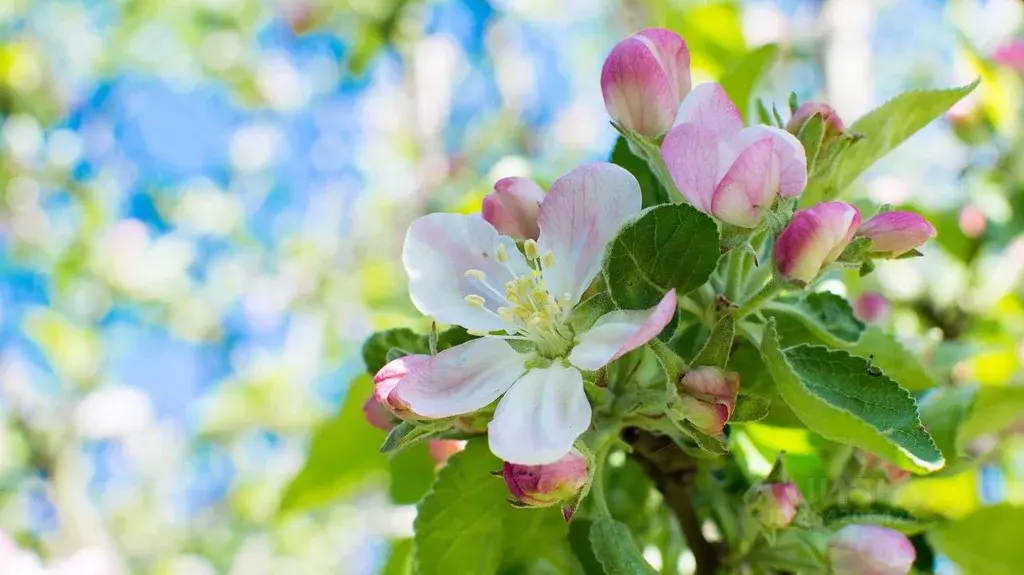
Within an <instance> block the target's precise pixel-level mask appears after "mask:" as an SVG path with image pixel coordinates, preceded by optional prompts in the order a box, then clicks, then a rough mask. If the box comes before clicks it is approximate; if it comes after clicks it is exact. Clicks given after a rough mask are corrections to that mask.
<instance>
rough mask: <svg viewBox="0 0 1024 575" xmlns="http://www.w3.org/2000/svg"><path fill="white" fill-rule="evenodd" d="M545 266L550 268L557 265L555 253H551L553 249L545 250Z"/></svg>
mask: <svg viewBox="0 0 1024 575" xmlns="http://www.w3.org/2000/svg"><path fill="white" fill-rule="evenodd" d="M542 261H543V263H544V267H546V268H550V267H554V265H555V254H553V253H551V250H548V251H546V252H544V259H543V260H542Z"/></svg>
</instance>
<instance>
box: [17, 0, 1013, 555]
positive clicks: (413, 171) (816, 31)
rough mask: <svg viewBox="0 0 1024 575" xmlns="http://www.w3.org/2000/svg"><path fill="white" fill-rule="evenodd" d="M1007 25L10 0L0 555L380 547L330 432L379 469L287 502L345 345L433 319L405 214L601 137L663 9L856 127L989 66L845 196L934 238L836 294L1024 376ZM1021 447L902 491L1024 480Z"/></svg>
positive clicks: (785, 7)
mask: <svg viewBox="0 0 1024 575" xmlns="http://www.w3.org/2000/svg"><path fill="white" fill-rule="evenodd" d="M1022 22H1024V5H1022V3H1021V2H1019V1H1017V0H959V1H953V0H951V1H949V2H944V1H939V0H820V1H812V0H776V1H772V0H747V1H738V0H737V1H717V0H661V1H657V0H566V1H558V2H552V1H550V0H427V1H422V0H340V1H338V0H333V1H328V0H279V1H276V2H275V1H274V0H262V1H261V0H180V1H164V0H108V1H98V0H0V531H2V532H3V533H5V534H6V535H5V538H4V539H3V540H2V541H0V554H2V553H4V549H8V550H10V548H11V546H12V545H15V544H16V545H17V546H19V547H21V548H22V549H24V550H26V551H27V552H28V553H30V554H34V555H36V556H38V557H39V562H40V563H41V564H42V565H44V566H45V568H46V569H49V571H46V572H49V573H61V574H63V575H108V574H109V575H115V574H117V575H120V574H128V573H154V574H157V575H212V574H214V573H230V574H235V575H240V574H245V575H261V574H284V573H303V574H309V575H316V574H320V573H324V574H326V573H344V574H364V573H376V572H378V571H379V570H380V569H382V566H384V565H385V563H386V562H387V560H388V557H389V550H390V549H392V547H393V545H392V543H390V542H392V541H400V542H401V541H402V538H404V537H408V536H409V534H410V533H411V525H412V518H413V514H414V511H413V509H412V508H411V507H410V506H408V505H394V504H392V503H391V502H390V500H389V497H388V494H387V489H386V479H382V478H381V476H380V475H378V474H376V473H375V471H377V470H378V469H379V468H380V466H381V465H382V464H378V463H367V462H366V461H349V460H345V458H344V457H339V459H338V460H337V461H334V462H333V465H334V466H337V467H340V468H345V467H346V466H351V467H352V468H353V469H357V470H358V474H357V475H358V477H357V479H359V478H363V479H366V481H357V480H346V483H345V485H344V486H335V487H336V489H333V488H332V490H330V493H328V494H327V495H323V497H321V499H322V500H318V501H316V503H317V504H316V505H313V506H311V507H315V509H314V510H313V511H312V512H308V513H305V512H296V513H279V512H278V507H279V502H280V501H281V497H282V494H283V492H284V490H285V488H286V486H287V485H288V483H289V481H290V480H291V478H292V477H293V475H294V474H295V473H296V472H297V471H298V470H299V468H301V467H302V465H303V462H304V461H305V458H306V454H307V450H308V438H309V434H310V432H311V430H313V429H314V428H315V427H316V426H317V425H318V423H320V422H321V421H323V420H324V419H325V418H329V417H330V416H332V415H333V414H335V413H336V412H337V411H338V410H339V406H340V404H341V402H342V401H343V398H344V397H345V395H346V389H347V387H348V385H349V382H350V381H351V380H352V378H353V377H355V376H356V375H358V374H359V373H361V371H362V369H363V366H362V360H361V358H360V354H359V348H360V345H361V342H362V340H363V338H365V337H366V336H367V335H369V334H370V333H372V331H374V330H376V329H382V328H386V327H393V326H413V327H416V328H423V327H424V323H423V321H424V320H422V319H421V318H418V317H417V316H416V314H415V313H414V310H413V309H412V307H411V304H410V303H409V301H408V298H407V295H406V292H405V287H406V280H405V276H404V273H403V272H402V270H401V267H400V265H399V251H400V245H401V240H402V237H403V235H404V230H405V227H406V225H407V224H408V222H409V221H411V219H412V218H414V217H416V216H417V215H420V214H423V213H425V212H427V211H433V210H442V209H443V210H460V211H475V210H478V209H479V202H480V199H481V198H482V196H483V194H485V193H486V192H487V191H488V190H489V189H490V186H491V184H492V183H493V182H494V181H495V180H496V179H497V178H499V177H503V176H508V175H531V176H533V177H535V178H536V179H538V180H539V181H541V182H550V181H551V180H552V179H554V178H555V177H557V176H558V175H560V174H562V173H564V172H565V171H567V170H568V169H569V168H570V167H572V166H574V165H575V164H578V163H580V162H583V161H592V160H599V159H604V158H607V156H608V153H609V150H610V149H611V147H612V145H613V143H614V139H615V133H614V131H613V130H612V128H611V127H610V126H609V125H608V122H607V117H606V113H605V111H604V106H603V103H602V100H601V94H600V88H599V81H598V78H599V73H600V67H601V64H602V62H603V60H604V56H605V55H606V54H607V52H608V51H609V50H610V48H611V47H612V46H613V45H614V44H615V43H616V42H617V41H618V40H619V39H621V38H623V37H625V36H626V35H628V34H630V33H632V32H633V31H635V30H637V29H640V28H643V27H646V26H651V25H660V26H665V27H669V28H672V29H675V30H677V31H679V32H680V33H682V34H683V36H684V37H685V38H686V40H687V41H688V43H689V46H690V49H691V52H692V53H693V59H694V76H695V82H697V81H704V80H711V79H714V78H715V77H717V76H718V75H719V74H721V73H723V72H724V71H726V70H728V69H730V68H731V67H732V66H733V65H735V63H736V62H737V61H738V60H739V59H740V58H741V57H742V56H743V54H745V53H746V51H747V50H749V49H750V48H753V47H757V46H759V45H762V44H765V43H778V44H779V46H780V48H781V58H780V60H779V62H778V64H777V65H776V66H775V67H774V68H773V69H772V70H771V72H770V73H769V74H768V75H767V76H766V77H765V78H764V80H763V82H762V84H761V86H760V89H759V90H758V92H757V94H758V95H760V96H761V97H763V98H764V99H765V100H766V101H768V102H777V103H778V105H779V107H780V109H781V108H784V107H785V105H784V103H785V101H786V98H787V96H788V94H789V92H790V91H794V92H796V94H797V95H798V96H799V97H800V98H801V100H806V99H825V100H827V101H829V102H831V103H832V104H833V105H834V106H835V107H836V108H837V109H838V111H839V112H840V114H841V116H842V117H843V118H844V119H846V120H847V122H848V123H849V122H852V120H853V119H855V118H856V117H858V116H859V115H861V114H863V113H864V112H866V111H868V110H869V109H871V108H872V107H873V106H875V105H877V104H880V103H881V102H883V101H884V100H885V99H886V98H888V97H890V96H892V95H895V94H896V93H897V92H899V91H902V90H906V89H912V88H925V87H939V86H949V85H954V84H963V83H967V82H969V81H971V80H973V79H974V78H976V77H979V76H980V77H982V79H983V84H982V86H981V88H980V89H979V91H977V92H976V93H975V94H974V95H973V96H972V97H971V98H970V99H969V100H967V101H965V102H963V103H962V104H961V105H958V106H957V107H956V108H955V109H954V110H953V112H952V113H951V114H950V115H949V116H948V117H947V118H946V119H944V120H943V121H941V122H937V123H935V124H933V125H931V126H929V127H928V128H927V129H925V130H924V131H923V132H922V133H920V134H919V135H917V136H916V137H914V138H913V139H912V140H910V141H909V142H908V143H906V144H905V145H904V146H903V147H902V148H900V149H899V151H898V152H897V153H895V154H893V155H892V156H890V157H889V158H887V159H886V160H885V161H883V162H882V163H880V164H879V165H877V166H876V167H875V168H874V169H873V170H872V171H871V172H870V173H869V174H868V175H866V176H865V177H863V178H862V179H861V180H860V181H859V183H858V185H857V186H856V187H855V189H854V190H853V192H852V193H853V196H852V197H854V198H860V199H865V200H871V201H873V202H877V203H883V202H889V203H893V204H901V205H907V206H910V207H911V208H913V209H917V210H920V211H922V212H925V213H926V214H928V215H929V217H930V218H931V219H932V221H934V222H935V223H936V225H937V227H938V228H939V237H938V240H937V241H936V242H933V244H932V245H930V246H929V247H928V249H927V257H926V258H921V259H918V260H905V261H901V262H893V263H891V264H887V265H885V266H882V267H880V269H879V270H878V272H877V273H875V274H874V275H872V276H870V277H869V278H867V279H866V280H864V281H863V282H859V281H855V282H847V283H845V284H840V283H835V284H834V285H833V286H832V288H833V289H837V290H840V291H846V292H847V293H849V294H850V296H851V297H854V296H856V295H857V294H859V293H860V292H862V291H864V290H869V289H870V290H877V291H880V292H882V293H884V294H886V296H887V297H889V298H890V300H891V301H892V302H893V304H894V309H893V311H892V313H891V316H890V318H889V319H888V320H887V321H889V322H890V323H891V327H892V328H893V329H894V330H895V331H896V333H897V334H898V335H899V336H900V337H901V339H902V340H903V341H904V343H906V344H907V345H908V347H911V348H912V349H914V350H916V351H918V352H919V353H921V354H922V355H923V356H924V357H925V358H926V359H927V361H928V365H929V368H930V369H931V370H932V372H933V374H934V375H935V376H936V377H938V378H941V380H942V381H945V382H947V383H952V384H955V383H962V382H977V383H980V384H983V385H1012V384H1024V375H1022V368H1021V366H1022V362H1024V300H1022V296H1024V290H1022V289H1021V275H1022V270H1024V235H1022V233H1024V185H1022V184H1024V172H1022V167H1021V162H1020V158H1021V157H1022V156H1021V154H1022V153H1024V141H1022V137H1024V136H1022V132H1021V126H1020V120H1021V117H1022V108H1021V103H1020V94H1021V88H1022V86H1024V83H1022V82H1021V79H1020V72H1018V71H1017V70H1015V69H1014V66H1015V65H1017V66H1020V67H1022V68H1024V57H1022V56H1021V55H1020V53H1019V52H1015V51H1014V49H1013V46H1012V45H1008V44H1007V43H1008V42H1011V41H1012V40H1013V39H1014V38H1015V37H1016V35H1017V34H1018V33H1019V31H1020V29H1021V26H1022ZM994 56H998V58H995V59H994V58H993V57H994ZM360 402H361V399H360ZM349 439H350V440H351V441H356V440H357V439H358V438H356V437H352V438H348V437H347V436H345V435H344V434H341V435H340V436H339V441H340V442H345V441H346V440H349ZM363 451H365V450H363ZM339 453H345V450H344V449H342V450H340V452H339ZM371 453H372V449H371ZM1008 453H1009V454H1010V455H1008V456H1006V457H1005V458H1002V459H999V460H995V461H992V462H991V463H990V464H989V465H986V466H984V467H983V468H982V469H981V471H979V472H973V471H972V472H971V473H970V475H969V476H963V477H956V478H954V479H953V480H945V481H946V483H941V482H940V483H933V484H931V485H930V487H928V489H931V491H928V490H927V489H925V490H924V491H922V493H924V494H925V495H920V494H919V495H918V497H917V499H918V500H919V502H921V501H923V503H921V504H922V505H925V506H927V505H934V506H939V507H943V508H948V507H950V506H954V507H956V508H957V509H963V510H965V511H964V512H965V513H966V511H969V510H970V509H971V508H973V506H975V505H977V504H979V503H980V502H983V501H995V500H1001V499H1017V500H1024V487H1022V481H1024V455H1019V454H1020V453H1024V450H1016V451H1012V450H1011V451H1010V452H1008ZM350 479H351V478H350ZM922 489H924V488H922ZM957 506H958V507H957ZM8 539H9V540H8ZM402 545H405V546H406V549H407V543H400V544H399V547H401V546H402ZM393 555H394V554H392V557H393ZM394 563H395V562H394V561H392V564H391V565H390V567H394ZM393 572H401V571H393ZM14 573H16V572H13V571H12V574H14Z"/></svg>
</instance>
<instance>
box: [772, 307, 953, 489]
mask: <svg viewBox="0 0 1024 575" xmlns="http://www.w3.org/2000/svg"><path fill="white" fill-rule="evenodd" d="M761 354H762V355H763V357H764V361H765V365H767V366H768V371H769V372H770V373H771V374H772V379H774V380H775V385H776V386H777V387H778V390H779V394H780V395H781V396H782V399H783V400H784V401H785V402H786V403H787V404H788V405H789V407H790V408H791V409H792V410H793V412H794V413H795V414H796V415H797V417H799V418H800V420H801V421H803V422H804V424H805V425H807V427H809V428H810V429H811V430H812V431H815V432H817V433H818V434H820V435H821V436H823V437H825V438H826V439H831V440H833V441H838V442H841V443H846V444H849V445H853V446H855V447H860V448H861V449H865V450H867V451H870V452H872V453H874V454H876V455H878V456H880V457H883V458H885V459H888V460H889V461H892V462H893V463H895V464H896V465H899V466H900V467H902V468H904V469H907V470H910V471H916V472H919V473H927V472H931V471H936V470H938V469H940V468H941V467H942V466H943V464H944V463H945V462H944V460H943V458H942V453H940V452H939V450H938V449H937V448H936V447H935V442H934V441H932V438H931V436H929V435H928V432H927V431H925V429H924V427H923V426H922V425H921V419H920V416H919V415H918V412H917V404H916V403H915V402H914V398H913V397H911V396H910V394H909V393H908V392H907V391H906V390H904V389H903V388H901V387H900V386H899V384H897V383H896V382H895V381H893V380H892V379H890V378H889V377H888V376H886V375H885V374H878V375H872V374H870V373H869V372H868V363H867V361H865V360H864V359H862V358H859V357H854V356H852V355H850V354H849V353H847V352H845V351H833V350H829V349H827V348H824V347H819V346H808V345H798V346H796V347H791V348H789V349H786V350H785V351H783V350H782V349H780V348H779V342H778V336H777V335H776V333H775V326H774V322H773V321H772V320H769V324H768V325H767V326H766V327H765V332H764V339H763V340H762V343H761Z"/></svg>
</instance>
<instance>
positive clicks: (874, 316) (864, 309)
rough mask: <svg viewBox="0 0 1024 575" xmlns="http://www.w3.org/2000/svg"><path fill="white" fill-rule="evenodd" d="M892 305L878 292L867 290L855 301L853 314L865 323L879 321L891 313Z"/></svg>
mask: <svg viewBox="0 0 1024 575" xmlns="http://www.w3.org/2000/svg"><path fill="white" fill-rule="evenodd" d="M891 309H892V306H890V305H889V300H887V299H885V296H883V295H882V294H880V293H878V292H873V291H866V292H864V293H862V294H860V296H858V297H857V299H856V300H855V301H854V302H853V315H855V316H857V319H859V320H860V321H862V322H864V323H877V322H880V321H882V320H883V319H885V318H886V317H887V316H888V315H889V311H890V310H891Z"/></svg>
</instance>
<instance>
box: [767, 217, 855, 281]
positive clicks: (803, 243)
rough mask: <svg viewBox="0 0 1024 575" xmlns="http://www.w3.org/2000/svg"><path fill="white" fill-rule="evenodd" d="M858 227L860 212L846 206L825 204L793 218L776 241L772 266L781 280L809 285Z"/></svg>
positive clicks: (841, 249)
mask: <svg viewBox="0 0 1024 575" xmlns="http://www.w3.org/2000/svg"><path fill="white" fill-rule="evenodd" d="M858 226H860V212H859V211H858V210H857V208H855V207H853V206H851V205H850V204H847V203H845V202H824V203H821V204H817V205H815V206H811V207H809V208H806V209H803V210H799V211H797V212H796V213H795V214H793V219H791V220H790V221H789V224H788V225H787V226H786V228H785V229H784V230H782V233H781V234H779V237H778V238H777V239H776V240H775V248H774V254H773V255H774V258H775V265H776V267H777V268H778V270H779V273H780V274H781V275H782V277H784V278H786V279H789V280H796V281H801V282H804V283H809V282H810V281H811V280H813V279H814V278H815V276H817V275H818V272H820V271H821V270H822V269H824V268H825V267H827V266H828V265H829V264H831V263H832V262H834V261H835V260H836V258H838V257H839V255H840V254H842V253H843V250H844V249H846V246H847V244H849V243H850V240H852V239H853V234H854V233H855V232H856V231H857V227H858Z"/></svg>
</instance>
